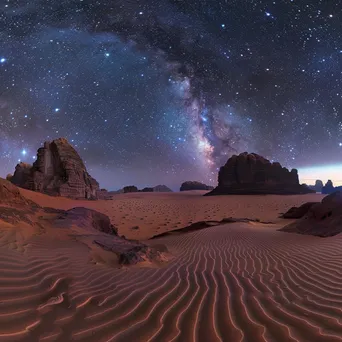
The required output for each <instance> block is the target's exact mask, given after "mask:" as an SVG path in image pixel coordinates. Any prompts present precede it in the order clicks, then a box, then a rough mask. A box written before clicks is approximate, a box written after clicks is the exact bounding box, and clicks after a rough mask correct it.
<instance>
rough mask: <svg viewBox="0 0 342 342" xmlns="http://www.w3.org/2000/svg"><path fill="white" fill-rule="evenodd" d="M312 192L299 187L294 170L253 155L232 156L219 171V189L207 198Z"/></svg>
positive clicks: (245, 153)
mask: <svg viewBox="0 0 342 342" xmlns="http://www.w3.org/2000/svg"><path fill="white" fill-rule="evenodd" d="M310 192H313V191H312V190H310V189H309V188H308V187H307V186H305V185H300V184H299V180H298V172H297V170H296V169H292V170H291V171H289V170H288V169H287V168H286V167H282V166H281V165H280V163H278V162H274V163H271V162H270V161H269V160H267V159H266V158H264V157H262V156H260V155H258V154H256V153H250V154H249V153H247V152H244V153H241V154H240V155H238V156H237V155H233V156H232V157H231V158H229V159H228V161H227V163H226V164H225V165H224V166H222V167H221V168H220V171H219V174H218V186H217V187H216V188H215V189H214V190H213V191H211V192H210V193H209V194H206V195H225V194H305V193H310Z"/></svg>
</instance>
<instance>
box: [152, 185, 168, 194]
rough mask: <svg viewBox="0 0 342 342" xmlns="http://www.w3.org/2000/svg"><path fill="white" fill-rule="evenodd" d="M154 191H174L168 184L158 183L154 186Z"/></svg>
mask: <svg viewBox="0 0 342 342" xmlns="http://www.w3.org/2000/svg"><path fill="white" fill-rule="evenodd" d="M153 191H154V192H172V190H171V189H170V188H168V187H167V186H166V185H157V186H155V187H154V188H153Z"/></svg>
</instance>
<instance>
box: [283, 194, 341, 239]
mask: <svg viewBox="0 0 342 342" xmlns="http://www.w3.org/2000/svg"><path fill="white" fill-rule="evenodd" d="M280 231H284V232H290V233H299V234H306V235H315V236H321V237H328V236H333V235H336V234H339V233H341V232H342V192H340V191H337V192H334V193H333V194H330V195H328V196H326V197H324V198H323V200H322V202H321V203H316V204H314V205H312V206H311V207H310V209H309V210H308V212H307V214H306V215H305V216H304V217H303V218H301V219H299V220H298V221H296V222H293V223H291V224H289V225H287V226H285V227H284V228H282V229H280Z"/></svg>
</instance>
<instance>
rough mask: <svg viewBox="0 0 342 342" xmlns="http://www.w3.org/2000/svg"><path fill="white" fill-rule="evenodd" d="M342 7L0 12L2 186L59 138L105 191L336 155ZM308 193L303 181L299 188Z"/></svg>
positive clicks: (341, 131)
mask: <svg viewBox="0 0 342 342" xmlns="http://www.w3.org/2000/svg"><path fill="white" fill-rule="evenodd" d="M341 11H342V6H340V5H338V3H337V2H336V3H335V4H333V3H332V2H330V1H319V0H317V1H304V0H303V1H296V0H293V1H291V0H286V1H285V0H284V1H274V2H269V1H253V0H250V1H244V0H239V1H228V0H227V1H192V0H190V1H179V0H178V1H177V0H173V1H171V0H170V1H167V0H159V1H154V0H148V1H147V0H144V1H132V0H129V1H127V0H126V1H86V0H83V1H82V0H77V1H76V0H75V1H71V0H68V1H63V0H62V1H61V0H60V1H53V0H41V1H39V0H35V1H34V0H31V1H20V0H19V1H5V0H2V1H0V158H1V159H0V161H1V164H0V174H1V175H2V176H5V175H6V173H9V172H13V170H14V166H15V164H16V163H17V162H18V161H19V160H21V161H25V162H32V161H34V158H35V154H36V149H37V148H38V147H39V146H40V145H41V144H42V143H43V141H45V140H51V139H54V138H57V137H61V136H62V137H66V138H67V139H69V141H70V142H71V143H72V144H74V145H75V146H76V148H77V150H78V151H79V153H80V154H81V156H82V158H83V159H84V160H85V162H86V165H87V167H88V169H89V171H90V172H91V174H92V175H93V176H94V177H95V178H97V179H98V180H99V182H100V184H101V186H104V187H107V188H109V189H115V188H120V187H122V186H123V185H127V184H136V185H138V186H152V185H155V184H156V183H165V184H167V185H169V186H171V187H173V188H177V187H178V186H179V184H180V183H181V182H182V181H184V180H189V179H191V180H199V181H203V182H206V183H211V184H215V182H216V178H217V168H218V167H219V166H221V165H222V164H223V163H225V161H226V160H227V159H228V157H229V156H230V155H231V154H233V153H239V152H243V151H245V150H248V151H250V152H256V153H260V154H262V155H264V156H265V157H267V158H269V159H271V160H278V161H280V162H281V163H283V164H284V165H286V166H288V167H298V168H310V167H315V166H321V165H325V164H336V163H339V162H340V161H341V154H342V114H341V108H342V90H341V89H342V88H341V86H342V82H341V81H342V69H341V65H342V63H341V62H342V18H341V16H342V13H341ZM307 177H308V181H310V179H309V177H310V175H308V176H307Z"/></svg>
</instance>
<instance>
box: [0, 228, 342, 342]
mask: <svg viewBox="0 0 342 342" xmlns="http://www.w3.org/2000/svg"><path fill="white" fill-rule="evenodd" d="M160 240H163V241H162V242H163V243H165V244H167V246H168V248H169V249H170V251H172V253H173V254H174V255H176V256H177V257H176V258H175V259H174V260H173V261H171V262H170V263H169V264H168V265H166V266H165V267H163V268H136V267H135V268H121V269H117V268H109V267H105V266H103V265H102V266H101V265H93V264H89V262H88V261H89V260H88V256H89V254H88V253H87V250H86V247H85V246H82V245H80V244H78V243H76V242H72V241H70V242H66V241H63V242H60V243H58V242H56V241H54V242H52V241H50V242H49V241H46V239H43V238H36V239H32V241H31V242H30V243H29V245H27V246H26V252H25V253H24V255H19V254H18V252H16V251H11V250H8V249H7V248H5V247H2V248H1V249H0V253H1V255H0V260H1V261H0V272H1V275H2V277H1V279H0V286H1V294H0V302H1V305H0V326H1V327H2V328H1V334H0V340H1V341H74V340H76V341H78V340H79V341H203V342H204V341H256V342H257V341H341V340H342V322H341V321H340V317H341V307H342V285H341V283H342V264H341V249H340V246H341V243H342V237H339V236H337V237H334V238H330V239H326V240H322V239H319V238H314V237H307V236H306V237H304V236H297V235H292V234H285V233H280V232H276V231H274V230H272V229H271V230H270V229H259V228H258V225H256V224H253V225H252V224H241V223H239V224H231V225H223V226H216V227H211V228H208V229H205V230H201V231H198V232H193V233H189V234H186V235H181V236H171V237H168V238H164V239H163V238H161V239H160ZM3 242H4V241H3V240H1V243H3ZM160 242H161V241H158V243H160ZM52 247H53V248H52Z"/></svg>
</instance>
